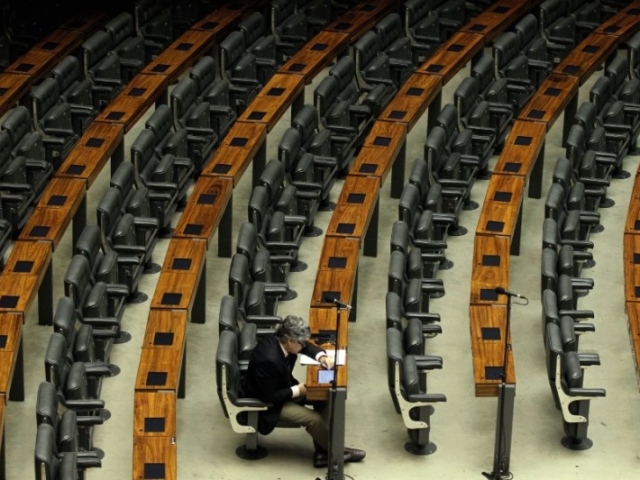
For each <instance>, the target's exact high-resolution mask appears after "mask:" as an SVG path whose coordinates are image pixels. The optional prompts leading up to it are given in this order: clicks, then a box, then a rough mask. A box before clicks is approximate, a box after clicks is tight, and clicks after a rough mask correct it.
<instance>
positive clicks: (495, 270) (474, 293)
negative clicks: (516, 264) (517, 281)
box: [469, 235, 511, 305]
mask: <svg viewBox="0 0 640 480" xmlns="http://www.w3.org/2000/svg"><path fill="white" fill-rule="evenodd" d="M509 249H510V244H509V239H508V238H507V237H499V236H485V235H476V237H475V239H474V242H473V265H472V269H471V298H470V300H469V303H470V304H471V305H475V304H481V305H482V304H485V305H486V304H502V305H505V304H506V297H505V296H504V295H497V294H496V293H495V288H496V287H503V288H507V287H508V286H509V265H510V262H511V258H510V255H509Z"/></svg>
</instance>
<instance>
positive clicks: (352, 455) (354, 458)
mask: <svg viewBox="0 0 640 480" xmlns="http://www.w3.org/2000/svg"><path fill="white" fill-rule="evenodd" d="M366 456H367V452H365V451H364V450H359V449H357V448H345V449H344V461H345V462H359V461H361V460H362V459H363V458H364V457H366Z"/></svg>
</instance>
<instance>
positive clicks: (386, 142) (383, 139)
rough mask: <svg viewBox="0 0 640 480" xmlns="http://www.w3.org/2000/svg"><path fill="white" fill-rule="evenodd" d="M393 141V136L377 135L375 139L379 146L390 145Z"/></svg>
mask: <svg viewBox="0 0 640 480" xmlns="http://www.w3.org/2000/svg"><path fill="white" fill-rule="evenodd" d="M390 143H391V137H379V136H378V137H376V138H374V139H373V144H374V145H376V146H377V147H388V146H389V144H390Z"/></svg>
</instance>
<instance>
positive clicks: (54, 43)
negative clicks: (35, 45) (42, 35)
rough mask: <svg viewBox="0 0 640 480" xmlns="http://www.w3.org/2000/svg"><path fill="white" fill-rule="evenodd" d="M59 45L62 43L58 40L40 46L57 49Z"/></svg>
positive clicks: (45, 48)
mask: <svg viewBox="0 0 640 480" xmlns="http://www.w3.org/2000/svg"><path fill="white" fill-rule="evenodd" d="M58 45H60V43H58V42H45V43H44V44H43V45H42V47H40V48H42V49H43V50H55V49H56V48H58Z"/></svg>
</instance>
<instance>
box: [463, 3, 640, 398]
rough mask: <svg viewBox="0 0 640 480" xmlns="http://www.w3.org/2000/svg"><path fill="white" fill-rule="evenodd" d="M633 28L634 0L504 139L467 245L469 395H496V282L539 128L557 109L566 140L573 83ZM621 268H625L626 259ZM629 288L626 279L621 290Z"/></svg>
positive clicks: (638, 21)
mask: <svg viewBox="0 0 640 480" xmlns="http://www.w3.org/2000/svg"><path fill="white" fill-rule="evenodd" d="M639 26H640V2H633V3H632V4H631V5H629V6H628V7H627V8H625V9H624V10H622V11H620V12H619V13H618V14H617V15H615V16H614V17H612V18H611V19H609V20H608V21H607V22H606V23H605V24H603V25H601V26H600V27H599V28H598V29H597V30H595V31H594V32H593V33H592V34H590V35H589V36H588V37H586V38H585V39H584V40H583V41H582V42H581V43H580V44H579V45H578V46H577V47H576V48H575V49H574V50H573V51H572V52H571V53H570V54H569V55H568V56H567V57H566V58H565V59H564V60H563V61H562V62H561V63H560V64H559V65H558V66H557V67H556V68H555V69H554V71H553V72H552V73H551V74H550V75H549V76H548V77H547V78H546V79H545V81H544V82H543V83H542V84H541V85H540V87H539V88H538V90H537V91H536V93H535V95H534V96H533V98H532V99H531V100H530V101H529V103H528V104H527V105H526V106H525V107H524V108H523V109H522V110H521V112H520V114H519V115H518V117H517V119H516V120H515V121H514V123H513V126H512V128H511V131H510V132H509V135H508V136H507V140H506V142H505V146H504V148H503V151H502V153H501V155H500V158H499V159H498V162H497V163H496V166H495V168H494V170H493V175H492V177H491V180H490V183H489V186H488V189H487V193H486V196H485V201H484V204H483V208H482V212H481V214H480V218H479V220H478V225H477V227H476V237H475V242H474V256H473V267H472V274H471V295H470V308H469V318H470V323H471V337H472V338H471V339H472V352H473V359H474V360H473V366H474V379H475V385H476V396H496V395H497V393H498V385H499V383H500V381H501V376H502V367H501V365H502V362H503V355H504V347H503V344H504V340H503V339H504V337H503V334H504V329H505V324H506V317H505V315H506V308H505V307H506V301H507V299H506V297H505V296H503V295H497V294H496V292H495V287H498V286H502V287H503V288H508V285H509V263H510V262H509V256H510V255H518V254H519V251H520V225H521V222H522V215H523V213H522V203H523V198H524V197H523V195H524V187H525V184H526V183H527V182H529V189H528V194H529V197H531V198H541V195H542V188H541V186H542V175H543V165H544V145H545V136H546V132H547V131H549V129H550V128H551V127H552V126H553V124H554V123H555V122H556V120H557V119H558V118H559V116H560V115H561V114H562V113H563V112H564V127H563V141H564V140H565V139H566V136H567V135H568V132H569V130H570V128H571V126H572V125H573V118H574V116H575V113H576V110H577V102H578V89H579V87H580V85H582V84H584V82H585V81H586V80H587V79H588V78H589V77H590V76H591V75H592V74H593V72H595V71H596V70H597V68H598V67H599V66H600V65H601V64H603V63H604V62H605V61H607V59H608V58H610V57H611V56H612V55H615V54H616V50H617V48H618V46H619V45H621V42H623V41H624V40H625V39H626V38H627V37H628V36H630V35H631V34H633V33H634V32H635V31H636V30H637V28H638V27H639ZM625 238H627V237H625ZM625 245H628V242H627V241H625ZM639 247H640V244H639ZM626 250H627V249H626V248H625V252H626ZM639 252H640V248H639ZM625 266H626V267H629V266H630V264H629V263H628V262H627V261H626V260H625ZM628 275H629V274H628ZM627 278H629V277H628V276H627ZM638 278H639V282H638V283H639V285H640V276H639V277H638ZM633 289H634V287H630V286H629V282H628V283H627V294H629V292H630V291H631V290H633ZM638 293H639V294H640V289H639V291H638ZM627 299H629V297H628V296H627ZM630 318H631V317H630ZM489 325H493V326H494V327H495V326H496V325H497V326H498V328H499V331H496V330H491V329H490V330H487V328H488V326H489ZM491 328H493V327H491ZM497 350H499V351H498V352H496V351H497ZM512 367H513V362H512V361H511V360H510V361H509V372H508V375H507V379H508V380H507V382H508V383H515V371H511V370H512ZM509 379H511V380H509Z"/></svg>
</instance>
